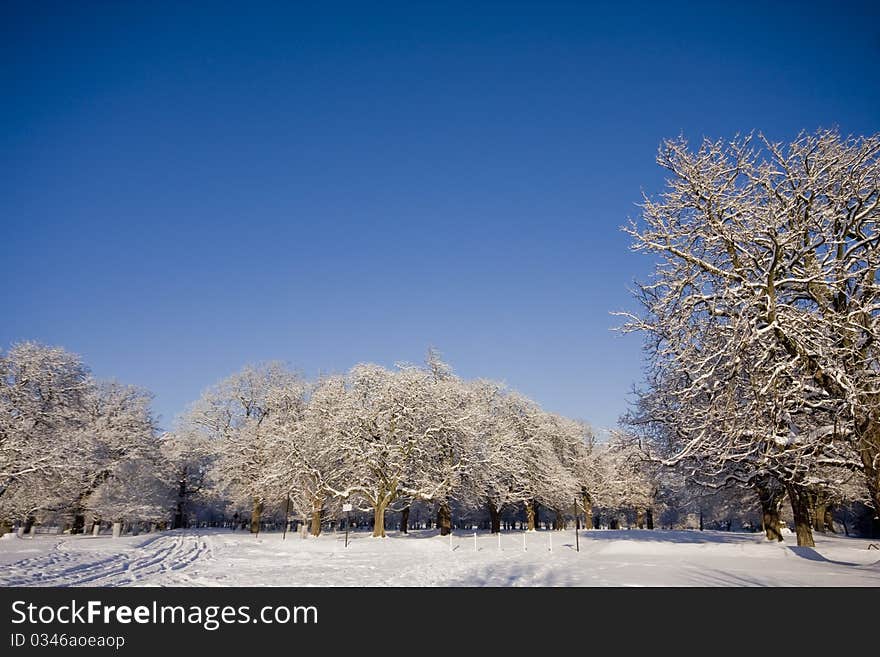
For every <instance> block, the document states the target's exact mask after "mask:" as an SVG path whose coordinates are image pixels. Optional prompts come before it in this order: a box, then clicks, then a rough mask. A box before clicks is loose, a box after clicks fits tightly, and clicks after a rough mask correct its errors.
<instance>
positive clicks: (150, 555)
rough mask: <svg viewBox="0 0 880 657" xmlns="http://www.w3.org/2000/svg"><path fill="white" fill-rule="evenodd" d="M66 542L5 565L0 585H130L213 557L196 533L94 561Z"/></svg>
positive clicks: (160, 538)
mask: <svg viewBox="0 0 880 657" xmlns="http://www.w3.org/2000/svg"><path fill="white" fill-rule="evenodd" d="M65 544H66V542H65V541H62V542H61V543H59V544H58V545H57V546H56V548H55V549H54V550H53V551H51V552H50V553H48V554H45V555H41V556H39V557H32V558H29V559H23V560H21V561H17V562H14V563H11V564H8V565H7V566H5V567H4V569H3V570H5V571H7V572H8V573H9V574H8V575H0V586H83V585H88V586H132V585H136V584H139V583H149V580H151V579H153V578H157V577H158V578H162V576H163V575H175V577H174V579H176V578H177V577H178V576H176V574H177V573H179V571H181V570H183V569H185V568H186V567H188V566H190V565H191V564H192V563H194V562H195V561H197V560H199V559H204V558H211V557H212V553H211V550H210V548H209V547H208V545H207V543H206V542H205V540H204V539H203V538H202V537H200V536H198V535H181V534H178V535H176V536H158V537H155V538H151V539H150V540H148V541H146V542H145V543H142V544H141V545H139V546H138V547H136V548H133V549H131V550H128V551H126V552H122V553H116V554H113V555H111V556H107V557H105V558H98V559H97V560H94V558H95V556H94V555H90V554H89V553H87V552H78V551H72V550H69V549H67V548H66V545H65ZM90 559H91V560H90ZM180 577H182V578H183V579H186V577H185V576H183V575H180Z"/></svg>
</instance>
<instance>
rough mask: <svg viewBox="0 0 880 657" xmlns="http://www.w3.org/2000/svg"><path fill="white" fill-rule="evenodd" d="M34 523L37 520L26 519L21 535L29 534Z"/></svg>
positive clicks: (29, 517)
mask: <svg viewBox="0 0 880 657" xmlns="http://www.w3.org/2000/svg"><path fill="white" fill-rule="evenodd" d="M36 521H37V519H36V518H34V517H33V516H28V517H27V518H25V521H24V530H23V533H25V534H30V532H31V529H32V528H33V526H34V523H35V522H36Z"/></svg>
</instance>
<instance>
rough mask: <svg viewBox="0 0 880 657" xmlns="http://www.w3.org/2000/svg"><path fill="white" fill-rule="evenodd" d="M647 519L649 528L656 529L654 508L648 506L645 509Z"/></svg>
mask: <svg viewBox="0 0 880 657" xmlns="http://www.w3.org/2000/svg"><path fill="white" fill-rule="evenodd" d="M645 519H646V522H647V525H648V529H654V509H652V508H650V507H648V509H646V510H645Z"/></svg>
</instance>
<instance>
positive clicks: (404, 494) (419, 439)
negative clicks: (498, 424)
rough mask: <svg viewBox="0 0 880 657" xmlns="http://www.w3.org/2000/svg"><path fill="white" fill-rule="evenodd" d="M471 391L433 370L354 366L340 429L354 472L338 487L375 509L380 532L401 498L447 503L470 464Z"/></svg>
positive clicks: (342, 493) (376, 529) (337, 492)
mask: <svg viewBox="0 0 880 657" xmlns="http://www.w3.org/2000/svg"><path fill="white" fill-rule="evenodd" d="M464 397H465V396H464V395H463V394H459V384H458V383H457V382H456V381H455V380H454V379H453V378H452V377H449V378H448V379H447V378H445V377H440V378H438V377H437V376H436V372H433V371H431V370H430V369H426V368H420V367H413V366H401V367H399V368H398V369H397V370H395V371H390V370H387V369H385V368H383V367H380V366H378V365H370V364H363V365H358V366H356V367H354V368H353V369H352V370H351V372H349V374H348V377H347V394H346V401H345V403H344V405H343V406H342V408H341V410H340V413H339V414H338V415H337V416H336V418H335V423H336V429H335V430H334V433H335V434H336V435H337V436H338V437H339V441H340V442H339V449H341V450H342V451H343V452H344V454H345V460H346V462H347V463H349V464H351V470H350V473H349V477H350V478H349V481H348V483H347V485H346V487H345V488H344V489H342V490H338V489H336V490H334V491H333V492H334V494H335V495H337V496H339V497H341V498H343V499H349V498H351V499H352V500H354V501H359V502H362V503H365V505H366V508H367V509H371V510H372V511H373V514H374V525H373V527H374V529H373V535H374V536H384V535H385V512H386V511H387V510H389V508H392V505H393V504H394V503H395V502H398V501H404V502H408V501H411V500H424V501H435V502H438V503H439V504H441V505H442V504H443V503H444V502H446V501H447V499H446V498H447V497H448V495H449V493H450V490H451V488H452V487H453V486H454V484H455V481H456V478H457V477H458V476H459V475H460V473H461V471H462V469H464V468H465V467H466V465H467V454H468V451H469V450H468V449H467V447H466V445H465V442H466V440H467V439H468V438H467V436H468V433H469V422H470V413H469V409H468V407H467V404H466V403H465V402H464ZM365 510H366V509H365Z"/></svg>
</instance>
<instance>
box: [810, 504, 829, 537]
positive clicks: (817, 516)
mask: <svg viewBox="0 0 880 657" xmlns="http://www.w3.org/2000/svg"><path fill="white" fill-rule="evenodd" d="M827 512H828V507H826V506H825V504H824V503H823V502H821V501H817V502H816V506H814V507H813V529H815V530H816V531H817V532H821V533H823V534H824V533H825V514H826V513H827Z"/></svg>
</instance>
